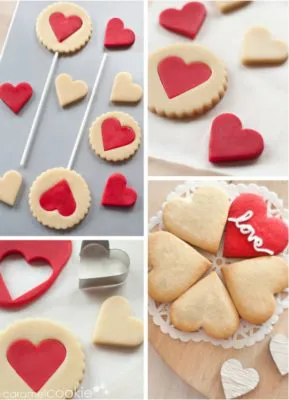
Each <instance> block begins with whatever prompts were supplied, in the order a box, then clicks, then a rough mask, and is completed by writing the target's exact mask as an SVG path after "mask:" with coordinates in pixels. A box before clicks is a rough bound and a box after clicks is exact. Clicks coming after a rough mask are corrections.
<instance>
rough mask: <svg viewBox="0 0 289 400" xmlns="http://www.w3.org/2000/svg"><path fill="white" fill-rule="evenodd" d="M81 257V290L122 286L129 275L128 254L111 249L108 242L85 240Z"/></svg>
mask: <svg viewBox="0 0 289 400" xmlns="http://www.w3.org/2000/svg"><path fill="white" fill-rule="evenodd" d="M79 256H80V274H79V287H80V289H88V288H96V287H101V286H114V285H120V284H122V283H123V282H124V281H125V280H126V278H127V276H128V274H129V267H130V258H129V256H128V254H127V253H126V252H125V251H123V250H120V249H110V244H109V241H108V240H84V241H83V242H82V244H81V250H80V254H79Z"/></svg>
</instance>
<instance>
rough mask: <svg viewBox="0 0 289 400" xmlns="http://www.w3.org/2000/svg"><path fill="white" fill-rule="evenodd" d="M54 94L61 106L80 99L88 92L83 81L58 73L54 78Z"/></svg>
mask: <svg viewBox="0 0 289 400" xmlns="http://www.w3.org/2000/svg"><path fill="white" fill-rule="evenodd" d="M55 88H56V94H57V97H58V101H59V104H60V106H61V107H66V106H68V105H71V104H73V103H76V102H78V101H80V100H82V99H83V98H84V97H85V96H86V95H87V93H88V87H87V84H86V83H85V82H84V81H79V80H77V81H74V80H72V78H71V76H70V75H68V74H60V75H58V77H57V78H56V80H55Z"/></svg>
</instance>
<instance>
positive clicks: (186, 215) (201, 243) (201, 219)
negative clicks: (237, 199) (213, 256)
mask: <svg viewBox="0 0 289 400" xmlns="http://www.w3.org/2000/svg"><path fill="white" fill-rule="evenodd" d="M229 206H230V203H229V198H228V196H227V194H226V193H225V192H224V191H223V190H221V189H219V188H217V187H210V186H208V187H200V188H198V189H196V190H195V192H194V194H193V195H192V197H191V198H181V197H178V198H175V199H173V200H171V201H169V202H168V203H167V204H166V205H165V207H164V210H163V222H164V225H165V227H166V229H167V230H168V231H169V232H171V233H173V234H174V235H176V236H178V237H179V238H180V239H183V240H185V241H186V242H188V243H190V244H192V245H195V246H198V247H200V248H201V249H204V250H207V251H209V252H211V253H216V252H217V251H218V248H219V245H220V241H221V238H222V234H223V230H224V227H225V224H226V221H227V216H228V211H229Z"/></svg>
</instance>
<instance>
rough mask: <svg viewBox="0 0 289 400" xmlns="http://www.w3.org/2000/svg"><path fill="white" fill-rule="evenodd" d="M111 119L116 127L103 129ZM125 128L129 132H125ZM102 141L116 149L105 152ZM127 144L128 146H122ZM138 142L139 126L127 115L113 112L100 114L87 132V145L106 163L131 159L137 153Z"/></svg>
mask: <svg viewBox="0 0 289 400" xmlns="http://www.w3.org/2000/svg"><path fill="white" fill-rule="evenodd" d="M112 119H113V120H115V123H114V125H116V126H113V127H112V128H111V129H107V128H106V129H105V128H104V127H105V126H107V125H106V123H105V121H106V120H110V121H111V120H112ZM127 128H128V129H129V132H127ZM133 132H134V135H133ZM131 135H133V137H131ZM105 138H106V139H105ZM127 138H128V140H127ZM104 140H107V141H108V142H111V143H114V145H115V146H117V147H114V148H110V149H107V150H105V148H106V147H105V143H104ZM127 142H128V144H124V143H127ZM140 142H141V130H140V126H139V125H138V123H137V122H136V121H135V120H134V119H133V118H132V117H131V116H130V115H129V114H126V113H123V112H118V111H114V112H109V113H106V114H102V115H101V116H100V117H98V118H97V119H96V120H95V121H94V122H93V124H92V126H91V128H90V131H89V143H90V146H91V148H92V150H93V151H94V152H95V153H96V154H97V155H98V156H99V157H101V158H103V159H105V160H107V161H114V162H116V161H123V160H126V159H128V158H130V157H132V156H133V155H134V154H135V153H136V152H137V150H138V148H139V146H140Z"/></svg>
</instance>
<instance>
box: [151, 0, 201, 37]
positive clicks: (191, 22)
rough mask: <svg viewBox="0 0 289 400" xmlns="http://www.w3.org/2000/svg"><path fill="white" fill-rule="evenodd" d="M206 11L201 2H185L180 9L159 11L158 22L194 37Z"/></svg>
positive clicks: (172, 29)
mask: <svg viewBox="0 0 289 400" xmlns="http://www.w3.org/2000/svg"><path fill="white" fill-rule="evenodd" d="M206 15H207V12H206V8H205V6H204V5H203V4H202V3H198V2H195V1H194V2H192V3H188V4H185V5H184V7H183V8H182V9H181V10H177V9H175V8H168V9H167V10H164V11H163V12H161V14H160V17H159V22H160V24H161V25H162V26H163V27H164V28H166V29H168V30H170V31H173V32H176V33H179V34H180V35H184V36H186V37H188V38H190V39H194V38H195V36H196V34H197V33H198V32H199V30H200V28H201V26H202V24H203V22H204V20H205V18H206Z"/></svg>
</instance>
